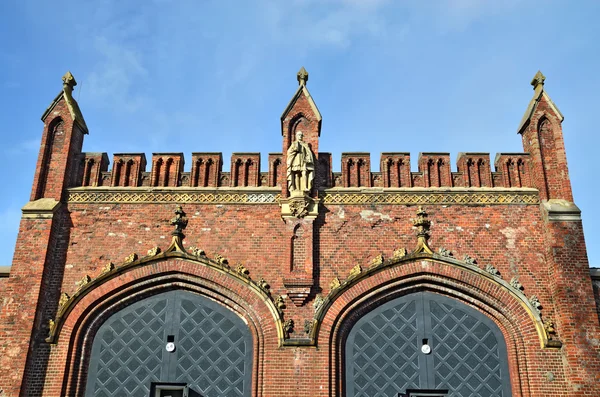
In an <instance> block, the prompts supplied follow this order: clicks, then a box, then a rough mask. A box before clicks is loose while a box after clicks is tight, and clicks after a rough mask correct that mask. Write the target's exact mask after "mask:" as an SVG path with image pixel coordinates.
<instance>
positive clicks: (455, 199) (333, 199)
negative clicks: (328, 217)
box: [320, 189, 540, 205]
mask: <svg viewBox="0 0 600 397" xmlns="http://www.w3.org/2000/svg"><path fill="white" fill-rule="evenodd" d="M494 190H495V189H489V190H486V191H480V190H478V191H465V190H462V189H461V190H458V191H451V190H444V191H431V190H430V191H425V190H416V191H412V189H410V190H406V191H402V192H398V191H395V192H381V191H380V192H377V193H372V192H365V191H361V192H327V193H325V194H324V195H323V196H320V197H321V198H322V203H323V204H324V205H327V204H347V205H352V204H396V205H411V204H416V205H425V204H440V205H451V204H484V205H498V204H500V205H506V204H539V203H540V199H539V195H538V191H537V190H535V189H519V190H518V191H516V190H515V191H507V190H499V191H494Z"/></svg>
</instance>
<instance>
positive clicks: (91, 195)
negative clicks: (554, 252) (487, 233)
mask: <svg viewBox="0 0 600 397" xmlns="http://www.w3.org/2000/svg"><path fill="white" fill-rule="evenodd" d="M319 197H320V199H321V200H322V201H321V202H322V203H323V204H324V205H327V204H345V205H362V204H382V205H384V204H394V205H435V204H438V205H452V204H479V205H511V204H513V205H514V204H527V205H535V204H539V202H540V201H539V194H538V191H537V190H536V189H529V188H521V189H518V190H517V189H511V190H506V189H496V188H490V189H485V190H481V189H477V190H475V191H473V190H471V191H469V190H465V189H456V190H454V189H451V190H450V189H445V190H443V191H436V190H430V189H427V190H425V189H414V188H412V189H405V190H402V191H399V190H394V191H387V192H386V191H381V190H380V189H378V190H377V191H372V192H370V191H368V190H361V191H356V190H353V191H340V190H339V189H335V190H333V189H332V190H326V191H322V192H320V193H319ZM280 198H281V194H280V193H279V189H277V190H271V191H262V192H260V191H248V192H245V191H241V190H224V191H215V190H211V191H197V190H181V188H175V189H172V190H171V189H164V190H156V191H147V190H144V191H139V190H138V189H130V190H121V189H119V190H114V189H110V190H106V189H102V190H96V189H89V188H86V189H81V188H76V189H71V190H69V198H68V200H69V202H71V203H199V204H278V202H279V200H280Z"/></svg>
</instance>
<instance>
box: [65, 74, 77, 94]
mask: <svg viewBox="0 0 600 397" xmlns="http://www.w3.org/2000/svg"><path fill="white" fill-rule="evenodd" d="M62 81H63V90H65V92H68V93H69V94H71V93H72V92H73V87H75V86H76V85H77V81H75V77H73V75H72V74H71V72H70V71H67V73H65V75H64V76H63V77H62Z"/></svg>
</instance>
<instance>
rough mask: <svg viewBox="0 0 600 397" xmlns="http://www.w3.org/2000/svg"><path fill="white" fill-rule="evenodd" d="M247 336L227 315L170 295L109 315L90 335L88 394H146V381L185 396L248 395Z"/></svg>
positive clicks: (193, 298) (201, 301)
mask: <svg viewBox="0 0 600 397" xmlns="http://www.w3.org/2000/svg"><path fill="white" fill-rule="evenodd" d="M251 372H252V336H251V334H250V330H249V328H248V326H247V325H246V324H245V323H244V321H242V319H241V318H240V317H239V316H237V315H236V314H235V313H233V312H232V311H230V310H228V309H227V308H225V307H224V306H222V305H220V304H218V303H216V302H214V301H212V300H210V299H208V298H205V297H203V296H200V295H196V294H194V293H191V292H187V291H169V292H165V293H162V294H159V295H155V296H153V297H150V298H147V299H144V300H142V301H140V302H136V303H134V304H132V305H130V306H128V307H126V308H124V309H123V310H121V311H119V312H117V313H115V314H113V315H112V316H111V317H109V318H108V319H107V320H106V322H104V324H102V325H101V326H100V328H99V330H98V332H97V334H96V337H95V338H94V342H93V347H92V355H91V358H90V366H89V373H88V380H87V389H86V397H91V396H95V397H99V396H103V397H116V396H131V397H148V396H149V395H150V391H151V390H150V389H151V385H152V383H153V382H154V383H156V382H158V383H160V382H165V383H168V382H172V383H181V384H185V385H187V387H188V388H189V395H190V396H203V397H220V396H250V395H251V390H250V387H251V385H250V384H251Z"/></svg>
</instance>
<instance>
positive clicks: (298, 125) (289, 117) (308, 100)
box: [281, 68, 322, 197]
mask: <svg viewBox="0 0 600 397" xmlns="http://www.w3.org/2000/svg"><path fill="white" fill-rule="evenodd" d="M297 77H298V84H299V86H298V89H297V90H296V93H295V94H294V96H293V97H292V99H291V101H290V103H289V104H288V105H287V107H286V108H285V110H284V111H283V114H282V115H281V135H282V136H283V155H284V156H283V170H284V171H283V172H284V175H286V173H285V172H286V171H285V170H286V168H287V163H286V156H285V154H286V152H287V150H288V148H289V147H290V144H291V143H292V142H293V141H294V136H295V133H296V132H297V131H302V132H303V133H304V142H306V143H307V144H308V146H309V147H310V148H311V149H312V151H313V153H314V155H315V158H317V159H318V158H319V137H320V136H321V120H322V117H321V113H320V112H319V109H318V108H317V105H316V104H315V101H313V99H312V97H311V96H310V92H308V89H307V88H306V83H307V82H308V72H307V71H306V69H304V68H301V69H300V71H299V72H298V75H297ZM318 189H319V180H318V179H315V181H314V188H313V189H312V192H313V195H316V192H317V190H318ZM282 190H283V193H284V197H286V196H287V195H288V187H287V183H282Z"/></svg>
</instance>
